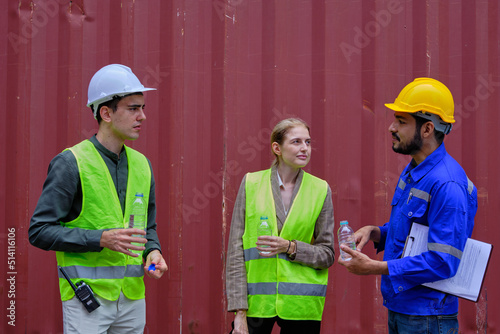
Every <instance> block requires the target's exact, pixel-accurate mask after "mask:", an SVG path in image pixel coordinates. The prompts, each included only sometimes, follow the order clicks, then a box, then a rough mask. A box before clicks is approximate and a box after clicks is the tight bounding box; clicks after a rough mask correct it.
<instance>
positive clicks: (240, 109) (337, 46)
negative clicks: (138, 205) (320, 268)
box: [0, 0, 500, 333]
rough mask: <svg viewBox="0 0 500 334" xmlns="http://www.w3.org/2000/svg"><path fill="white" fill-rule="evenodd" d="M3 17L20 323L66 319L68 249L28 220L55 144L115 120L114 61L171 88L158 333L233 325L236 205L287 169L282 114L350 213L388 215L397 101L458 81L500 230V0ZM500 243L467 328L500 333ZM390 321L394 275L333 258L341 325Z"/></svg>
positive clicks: (463, 127) (154, 115)
mask: <svg viewBox="0 0 500 334" xmlns="http://www.w3.org/2000/svg"><path fill="white" fill-rule="evenodd" d="M0 13H1V14H0V18H1V19H0V36H3V38H2V42H1V43H0V70H1V75H0V101H1V103H2V105H3V108H2V109H3V112H2V113H1V116H0V117H1V118H0V119H1V120H0V139H1V140H2V142H3V144H2V145H0V157H1V159H2V160H3V163H2V164H0V212H2V213H3V214H2V219H1V221H0V248H1V251H0V256H1V258H0V266H1V268H2V269H1V272H2V273H3V275H2V279H1V281H0V296H1V303H0V305H1V307H2V309H3V310H5V311H2V314H7V315H9V314H11V310H8V307H9V305H10V303H12V302H15V327H13V326H10V325H9V324H8V322H9V321H10V319H9V318H7V317H6V316H3V317H2V320H1V323H2V325H1V326H2V327H1V328H2V330H1V331H2V332H9V333H11V332H12V333H59V332H62V319H61V307H60V301H59V293H58V289H57V282H56V267H55V256H54V254H52V253H47V252H44V251H41V250H39V249H36V248H34V247H32V246H30V245H29V243H28V240H27V228H28V224H29V219H30V217H31V214H32V212H33V210H34V207H35V205H36V201H37V198H38V196H39V194H40V192H41V186H42V184H43V181H44V179H45V174H46V170H47V166H48V163H49V162H50V160H51V158H52V157H53V156H54V155H56V154H57V153H58V152H60V151H61V150H62V149H64V148H65V147H68V146H70V145H73V144H75V143H77V142H78V141H80V140H82V139H84V138H88V137H89V136H91V135H92V134H93V133H95V131H96V129H97V126H96V122H95V121H94V120H93V119H92V116H91V114H90V111H89V110H88V109H87V108H86V107H85V104H86V91H87V85H88V82H89V80H90V78H91V76H92V74H93V73H94V72H95V71H96V70H97V69H99V68H100V67H102V66H103V65H106V64H108V63H123V64H126V65H129V66H131V67H132V68H133V69H134V71H135V72H136V73H137V74H138V76H139V78H140V79H141V80H142V81H143V82H144V83H145V84H146V85H148V86H154V87H157V88H158V92H151V93H147V95H146V101H147V105H148V106H147V109H148V113H147V117H148V120H147V121H146V122H145V126H144V128H145V129H144V131H143V134H142V136H141V138H140V139H139V140H138V141H137V142H134V143H133V145H132V146H133V147H135V148H137V149H139V150H140V151H142V152H144V153H145V154H146V155H147V156H148V157H149V158H150V160H151V161H152V163H153V168H154V170H155V176H156V180H157V198H158V202H159V209H158V223H159V225H160V226H159V235H160V239H161V241H162V243H163V247H164V253H165V256H166V259H167V262H168V265H169V269H170V270H169V271H168V274H167V275H166V276H164V277H163V278H162V279H161V280H159V281H155V282H153V281H151V280H148V281H147V309H148V318H147V321H148V324H147V332H148V333H225V332H228V331H229V328H230V321H231V320H232V315H230V314H228V313H227V312H225V297H224V282H223V281H224V263H225V249H226V248H227V245H226V243H227V237H228V233H229V225H230V217H231V213H232V207H233V203H234V199H235V196H236V192H237V189H238V187H239V184H240V181H241V178H242V176H243V175H244V173H245V172H247V171H254V170H258V169H262V168H265V167H267V166H269V164H270V161H271V156H270V152H269V145H268V137H269V133H270V131H271V128H272V126H273V125H274V124H275V122H276V121H277V120H278V119H281V118H283V117H286V116H289V115H294V116H299V117H301V118H303V119H305V120H306V121H308V122H309V123H310V125H311V127H312V137H313V145H314V154H313V158H312V162H311V163H310V165H309V166H308V170H309V171H310V172H312V173H313V174H314V175H317V176H319V177H322V178H324V179H326V180H327V181H328V182H329V184H330V186H331V187H332V190H333V193H334V206H335V210H336V212H335V216H336V222H337V223H338V221H339V220H340V219H348V220H349V221H350V222H351V223H352V224H353V225H354V227H355V228H359V227H361V226H363V225H366V224H382V223H383V222H385V220H386V219H387V218H388V215H389V209H390V200H391V197H392V194H393V190H394V187H395V185H396V184H395V183H396V180H397V177H398V175H399V172H400V171H401V169H402V168H403V166H404V165H405V164H406V163H407V162H408V160H407V158H405V157H403V156H399V155H396V154H395V153H393V152H392V150H391V149H390V145H391V144H390V136H389V135H388V132H387V128H388V126H389V123H390V122H391V119H392V113H391V112H388V111H387V110H386V109H385V108H384V106H383V103H385V102H389V101H391V100H393V99H394V98H395V96H396V95H397V93H398V92H399V91H400V89H401V88H402V87H403V86H404V85H405V84H406V83H408V82H410V81H411V80H413V78H414V77H418V76H431V77H434V78H436V79H439V80H441V81H443V82H444V83H445V84H447V85H448V86H449V88H450V89H451V91H452V93H453V94H454V97H455V102H456V105H457V110H456V117H457V119H458V122H457V125H456V126H455V128H454V130H453V132H452V133H451V135H450V136H449V138H447V140H446V145H447V148H448V150H449V152H450V153H451V154H452V155H453V156H454V157H455V158H456V159H457V160H458V161H459V162H460V163H461V164H462V165H463V166H464V168H465V169H466V171H467V173H468V175H469V178H470V179H472V180H473V181H474V182H475V184H476V186H477V188H478V190H479V211H478V214H477V217H476V227H475V230H474V237H475V238H477V239H480V240H484V241H486V242H490V243H495V241H496V239H497V238H498V236H499V232H500V230H499V228H498V225H497V223H496V222H497V220H498V217H499V216H500V205H499V204H500V203H499V198H500V196H499V191H500V190H499V189H500V176H499V173H498V169H499V168H500V158H499V154H498V152H497V149H498V147H499V144H500V140H499V137H498V134H497V131H498V128H499V126H500V119H499V116H498V115H499V113H498V110H497V109H498V104H499V100H500V94H499V90H500V72H499V60H500V58H499V42H498V40H499V33H500V31H499V30H500V25H499V2H498V1H479V0H476V1H459V0H455V1H452V0H450V1H437V0H433V1H431V0H427V1H420V0H419V1H397V0H384V1H382V0H381V1H333V0H331V1H328V0H325V1H316V0H314V1H312V0H309V1H305V0H302V1H300V0H288V1H274V0H273V1H271V0H269V1H268V0H206V1H194V0H190V1H189V0H183V1H181V0H169V1H160V0H156V1H155V0H149V1H133V0H127V1H110V2H109V3H108V2H105V1H83V0H77V1H67V0H45V1H42V0H38V1H24V0H19V1H14V0H8V1H2V2H1V3H0ZM12 229H15V232H13V233H11V234H9V232H10V231H12ZM14 234H15V236H14ZM9 236H11V237H12V238H11V239H15V243H16V249H15V254H11V255H15V268H13V269H9V268H8V260H9V259H8V258H9V254H8V252H7V250H8V241H9ZM368 254H370V256H374V257H375V256H376V255H375V254H374V252H373V251H371V250H370V251H368ZM495 255H496V254H494V256H493V259H492V261H491V263H490V266H489V271H488V275H487V278H486V281H485V284H484V287H483V292H482V295H481V298H480V300H479V302H478V303H477V304H474V303H471V302H467V301H463V302H462V303H461V306H460V325H461V332H463V333H497V332H499V331H498V328H499V320H498V314H500V306H499V302H498V300H500V288H499V286H498V284H497V283H496V281H497V280H498V273H499V270H498V268H499V264H500V263H499V260H498V256H495ZM13 270H14V271H15V272H16V274H8V273H9V272H11V271H13ZM11 276H13V277H14V279H13V280H10V281H9V280H8V279H9V278H10V277H11ZM10 282H15V284H14V285H11V284H10ZM13 289H14V290H15V296H12V295H10V293H9V292H12V291H13ZM9 295H10V296H9ZM386 317H387V316H386V310H385V308H384V307H382V300H381V296H380V292H379V277H375V276H373V277H356V276H352V275H350V274H348V273H347V272H346V271H345V270H344V268H343V267H341V266H339V265H337V264H335V265H334V266H333V267H332V268H331V269H330V284H329V286H328V296H327V303H326V309H325V317H324V321H323V332H325V333H333V332H348V333H385V332H386V321H387V320H386Z"/></svg>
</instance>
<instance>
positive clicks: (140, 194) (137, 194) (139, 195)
mask: <svg viewBox="0 0 500 334" xmlns="http://www.w3.org/2000/svg"><path fill="white" fill-rule="evenodd" d="M135 197H144V195H143V194H142V193H135Z"/></svg>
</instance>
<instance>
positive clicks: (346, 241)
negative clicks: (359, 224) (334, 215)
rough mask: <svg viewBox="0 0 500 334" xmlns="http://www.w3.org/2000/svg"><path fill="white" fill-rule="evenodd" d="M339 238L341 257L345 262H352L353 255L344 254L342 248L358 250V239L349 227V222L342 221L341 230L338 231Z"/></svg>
mask: <svg viewBox="0 0 500 334" xmlns="http://www.w3.org/2000/svg"><path fill="white" fill-rule="evenodd" d="M337 236H338V238H339V249H340V255H341V256H342V259H343V260H344V261H350V260H351V259H352V257H351V255H349V254H347V253H346V252H344V251H343V250H342V249H341V248H340V246H341V245H347V246H348V247H349V248H351V249H353V250H356V239H354V231H353V230H352V228H351V227H350V226H349V222H348V221H347V220H342V221H341V222H340V228H339V230H338V231H337Z"/></svg>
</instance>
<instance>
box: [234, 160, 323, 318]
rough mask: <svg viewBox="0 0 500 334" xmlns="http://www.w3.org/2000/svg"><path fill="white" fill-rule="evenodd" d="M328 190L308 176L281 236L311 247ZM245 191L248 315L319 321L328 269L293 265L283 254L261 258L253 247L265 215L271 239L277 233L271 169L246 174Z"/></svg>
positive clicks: (244, 239) (306, 175)
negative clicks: (261, 218)
mask: <svg viewBox="0 0 500 334" xmlns="http://www.w3.org/2000/svg"><path fill="white" fill-rule="evenodd" d="M327 190H328V185H327V183H326V182H325V181H323V180H321V179H319V178H317V177H314V176H312V175H310V174H308V173H305V172H304V174H303V178H302V183H301V185H300V188H299V191H298V193H297V195H296V197H295V199H294V201H293V204H292V207H291V208H290V210H289V213H288V216H287V219H286V221H285V223H284V225H283V228H282V230H281V233H280V234H279V235H280V237H282V238H284V239H287V240H292V239H294V240H299V241H302V242H306V243H312V241H313V234H314V227H315V224H316V220H317V218H318V216H319V214H320V212H321V209H322V208H323V204H324V202H325V198H326V194H327ZM245 193H246V208H245V232H244V234H243V248H244V257H245V266H246V270H247V286H248V311H247V316H249V317H273V316H276V315H278V316H279V317H280V318H282V319H289V320H321V316H322V314H323V308H324V303H325V296H326V286H327V282H328V269H321V270H319V269H314V268H311V267H308V266H305V265H302V264H298V263H294V262H292V261H290V260H289V258H288V256H287V255H286V254H284V253H282V254H278V255H277V256H275V257H272V258H267V257H263V256H260V255H259V253H258V251H257V249H256V248H255V247H256V245H255V242H256V241H257V226H258V224H259V223H260V217H261V216H267V217H268V219H269V223H270V224H271V226H272V229H273V235H278V232H277V225H276V211H275V203H274V198H273V194H272V189H271V169H269V170H265V171H260V172H257V173H249V174H247V176H246V182H245Z"/></svg>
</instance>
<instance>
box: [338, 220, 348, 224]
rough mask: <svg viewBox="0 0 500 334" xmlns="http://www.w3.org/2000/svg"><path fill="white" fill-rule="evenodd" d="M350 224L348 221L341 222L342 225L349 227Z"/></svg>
mask: <svg viewBox="0 0 500 334" xmlns="http://www.w3.org/2000/svg"><path fill="white" fill-rule="evenodd" d="M347 224H349V222H348V221H347V220H341V221H340V225H347Z"/></svg>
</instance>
